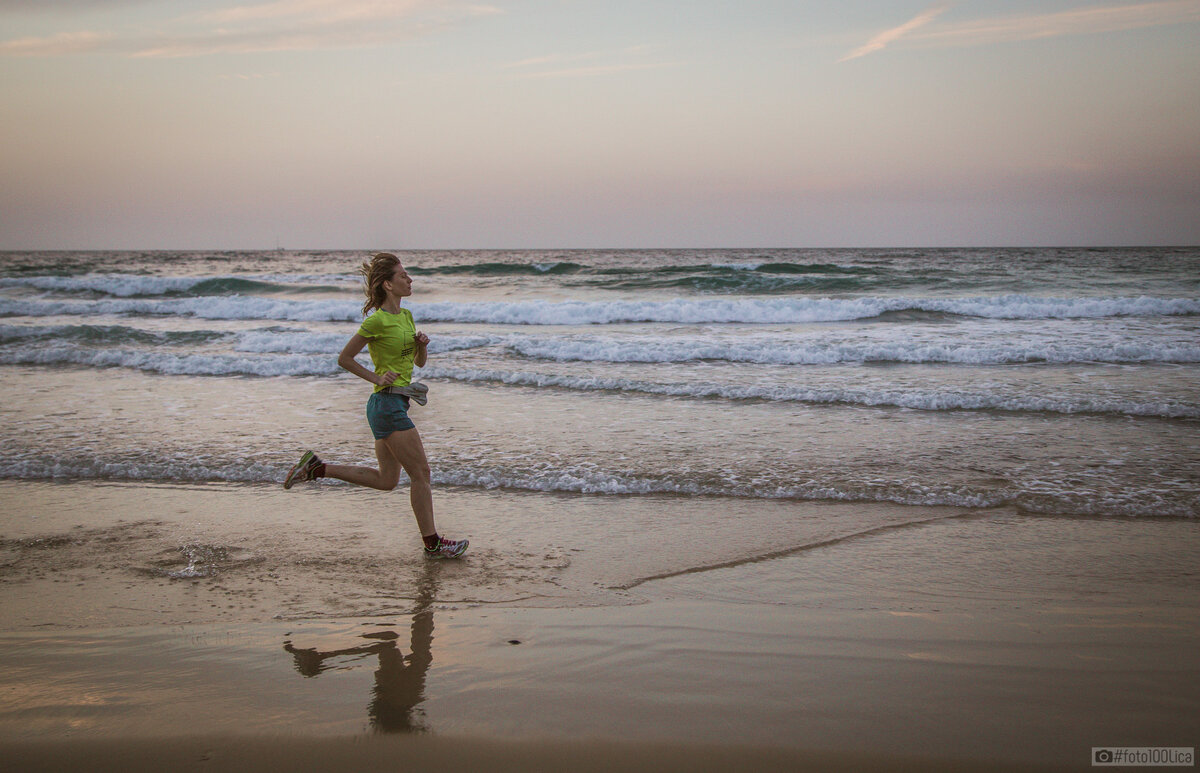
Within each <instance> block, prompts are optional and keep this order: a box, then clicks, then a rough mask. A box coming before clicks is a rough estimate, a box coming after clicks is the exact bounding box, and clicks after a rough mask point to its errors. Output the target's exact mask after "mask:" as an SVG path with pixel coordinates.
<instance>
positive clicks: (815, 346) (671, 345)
mask: <svg viewBox="0 0 1200 773" xmlns="http://www.w3.org/2000/svg"><path fill="white" fill-rule="evenodd" d="M506 346H507V348H508V349H509V350H511V351H512V352H514V353H516V354H519V355H521V356H523V357H529V358H534V359H544V360H555V361H558V362H693V361H697V360H722V361H726V362H746V363H759V364H768V365H829V364H836V363H863V362H908V363H924V362H930V363H953V364H971V365H986V364H1004V363H1023V362H1049V363H1076V362H1114V363H1118V362H1176V363H1191V362H1200V345H1197V344H1182V343H1180V344H1176V343H1158V342H1153V341H1128V342H1121V343H1105V344H1075V345H1072V344H1061V343H1056V342H1053V341H1051V340H1038V341H1030V342H1027V343H1015V344H989V343H980V342H978V341H971V340H967V341H960V342H953V343H938V342H925V341H912V340H909V341H869V340H868V341H863V342H835V343H823V342H820V341H816V340H787V339H786V338H782V339H781V338H780V337H778V336H776V337H772V338H765V337H758V338H753V339H750V338H741V339H738V340H733V341H714V340H713V339H712V337H709V338H707V339H706V338H685V337H666V338H643V337H633V336H625V337H615V336H608V337H600V336H571V337H563V338H552V337H536V338H535V337H516V336H514V337H510V338H509V339H507V341H506Z"/></svg>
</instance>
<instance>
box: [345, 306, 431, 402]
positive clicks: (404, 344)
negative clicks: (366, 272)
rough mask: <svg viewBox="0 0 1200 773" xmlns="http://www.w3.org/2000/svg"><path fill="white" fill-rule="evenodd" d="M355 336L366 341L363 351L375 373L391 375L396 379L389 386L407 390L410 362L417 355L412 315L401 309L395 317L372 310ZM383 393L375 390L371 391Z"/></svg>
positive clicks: (415, 327)
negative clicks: (372, 312)
mask: <svg viewBox="0 0 1200 773" xmlns="http://www.w3.org/2000/svg"><path fill="white" fill-rule="evenodd" d="M358 334H359V335H360V336H362V337H363V338H365V339H367V351H368V352H370V353H371V362H372V363H374V365H375V372H376V373H385V372H387V371H389V370H390V371H393V372H395V373H399V374H400V375H399V376H397V377H396V380H395V381H393V382H392V384H391V386H408V385H409V384H410V383H411V382H412V370H413V358H415V357H416V355H417V343H416V337H417V325H416V323H414V322H413V317H412V312H411V311H409V310H408V309H405V308H401V309H400V313H399V314H392V313H391V312H390V311H384V310H383V309H376V310H375V313H374V314H372V315H371V316H369V317H367V318H366V319H364V320H363V323H362V325H360V326H359V328H358ZM380 389H383V387H381V386H376V387H375V391H376V392H378V391H379V390H380Z"/></svg>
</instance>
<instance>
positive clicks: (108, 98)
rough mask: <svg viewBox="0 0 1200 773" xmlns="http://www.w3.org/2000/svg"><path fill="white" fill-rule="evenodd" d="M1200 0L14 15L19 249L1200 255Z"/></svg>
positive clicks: (615, 0) (398, 2) (272, 1)
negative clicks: (918, 250)
mask: <svg viewBox="0 0 1200 773" xmlns="http://www.w3.org/2000/svg"><path fill="white" fill-rule="evenodd" d="M1198 43H1200V0H1163V1H1154V2H1121V1H1120V0H1117V1H1116V2H1089V1H1088V0H1066V1H1064V2H1057V1H1056V0H1043V1H1042V2H1028V1H1026V0H1004V1H993V0H960V1H959V2H936V3H932V4H931V3H929V2H928V0H914V1H913V2H908V1H906V0H870V2H860V1H859V0H840V1H839V2H807V1H806V0H791V1H790V2H785V1H784V0H729V1H726V0H676V1H674V2H666V1H665V0H491V1H490V2H489V0H480V2H457V1H456V0H391V1H390V2H385V1H384V0H265V1H258V2H228V1H227V0H215V1H214V0H206V1H205V2H198V1H196V0H0V94H2V95H3V98H2V99H0V148H2V150H0V249H4V250H32V249H274V248H276V247H277V246H278V247H283V248H288V249H468V248H545V249H553V248H637V247H647V248H671V247H676V248H704V247H713V248H716V247H921V246H929V247H933V246H963V247H966V246H1026V245H1054V246H1074V245H1094V246H1101V245H1153V244H1167V245H1195V244H1200V45H1197V44H1198Z"/></svg>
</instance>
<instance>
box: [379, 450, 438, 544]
mask: <svg viewBox="0 0 1200 773" xmlns="http://www.w3.org/2000/svg"><path fill="white" fill-rule="evenodd" d="M381 446H382V448H381ZM375 453H376V455H377V456H379V463H380V465H381V466H382V465H383V458H384V456H385V455H388V456H390V457H392V460H393V461H392V463H393V464H396V463H399V466H401V467H403V468H404V471H405V472H407V473H408V478H409V481H410V484H409V490H408V498H409V501H410V502H411V503H412V509H413V515H415V516H416V517H417V526H418V527H419V528H420V529H421V536H422V537H428V536H430V535H432V534H436V533H437V527H436V526H434V523H433V488H432V485H431V483H430V476H429V460H428V459H426V458H425V446H424V445H422V443H421V434H420V433H419V432H417V428H416V427H413V428H412V429H406V430H403V431H400V432H393V433H392V434H390V435H388V436H387V437H386V438H385V439H383V440H378V441H376V442H375Z"/></svg>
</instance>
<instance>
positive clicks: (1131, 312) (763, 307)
mask: <svg viewBox="0 0 1200 773" xmlns="http://www.w3.org/2000/svg"><path fill="white" fill-rule="evenodd" d="M411 308H412V311H413V314H414V316H415V317H416V318H417V319H418V320H420V321H424V322H471V323H487V324H509V325H580V324H610V323H620V322H667V323H677V324H720V323H749V324H792V323H806V322H834V321H845V320H854V319H871V318H873V317H878V316H880V315H881V314H885V313H887V312H895V311H905V310H910V311H926V312H938V313H946V314H958V315H963V316H974V317H985V318H991V319H1074V318H1100V317H1121V316H1137V317H1153V316H1172V315H1183V314H1200V299H1196V298H1162V297H1148V296H1142V297H1125V298H1038V297H1034V296H1028V295H1007V296H997V297H979V298H959V299H954V298H883V297H864V298H804V297H802V298H741V299H737V298H704V299H682V298H677V299H674V300H658V301H649V300H645V301H543V300H531V301H507V302H495V303H484V302H471V303H460V302H450V301H444V302H434V303H422V304H413V305H412V307H411ZM97 314H144V315H177V316H195V317H200V318H204V319H274V320H296V321H347V322H348V321H357V320H360V319H361V318H362V315H361V313H360V307H359V304H358V301H357V300H344V301H343V300H298V299H283V298H263V297H248V296H237V295H231V296H209V297H196V298H178V299H148V298H147V299H102V300H95V301H78V300H74V301H51V300H45V299H36V300H33V299H11V298H4V299H0V316H14V315H20V316H32V317H38V316H51V315H79V316H87V315H97Z"/></svg>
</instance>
